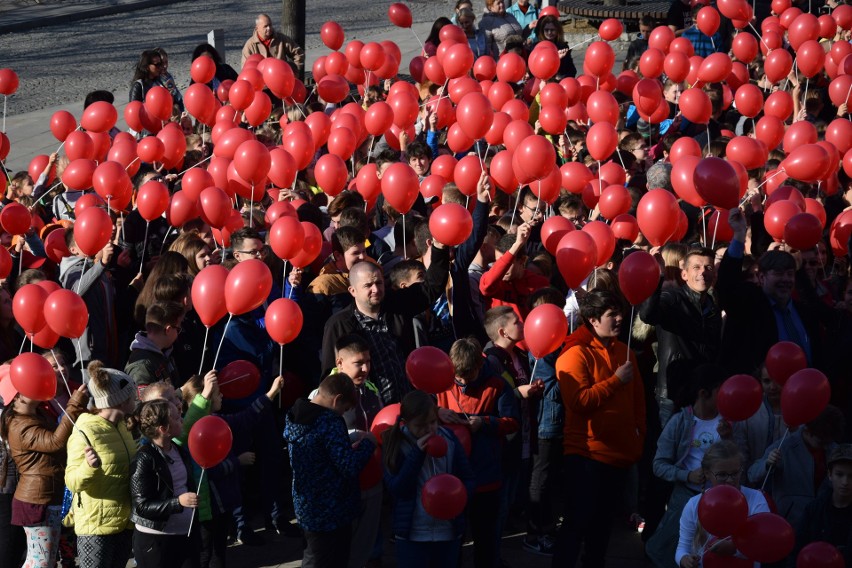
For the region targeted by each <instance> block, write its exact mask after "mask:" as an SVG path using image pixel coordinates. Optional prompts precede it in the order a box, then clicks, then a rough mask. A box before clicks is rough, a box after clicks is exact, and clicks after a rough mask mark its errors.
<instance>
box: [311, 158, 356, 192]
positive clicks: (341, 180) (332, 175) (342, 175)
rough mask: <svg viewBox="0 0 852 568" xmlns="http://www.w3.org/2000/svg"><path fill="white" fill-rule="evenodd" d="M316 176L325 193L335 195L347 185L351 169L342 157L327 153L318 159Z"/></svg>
mask: <svg viewBox="0 0 852 568" xmlns="http://www.w3.org/2000/svg"><path fill="white" fill-rule="evenodd" d="M314 176H315V177H316V180H317V185H319V188H320V189H321V190H323V192H324V193H326V194H328V195H329V196H331V197H334V196H335V195H337V194H338V193H340V192H341V191H343V188H344V187H346V181H347V180H348V179H349V171H348V170H347V168H346V163H345V162H344V161H343V159H342V158H340V157H339V156H336V155H334V154H325V155H324V156H322V157H321V158H320V159H319V160H317V163H316V166H315V169H314Z"/></svg>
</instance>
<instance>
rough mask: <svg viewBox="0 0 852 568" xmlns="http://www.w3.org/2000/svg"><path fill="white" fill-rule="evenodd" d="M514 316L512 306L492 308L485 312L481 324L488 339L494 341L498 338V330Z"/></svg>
mask: <svg viewBox="0 0 852 568" xmlns="http://www.w3.org/2000/svg"><path fill="white" fill-rule="evenodd" d="M514 315H516V314H515V310H513V309H512V306H494V307H493V308H491V309H490V310H488V311H487V312H485V320H484V321H483V322H482V325H483V327H485V334H486V335H487V336H488V339H490V340H491V341H495V340H496V339H497V338H498V337H499V336H498V335H497V334H498V333H499V332H500V328H502V327H503V326H505V325H506V324H507V323H509V318H511V317H512V316H514Z"/></svg>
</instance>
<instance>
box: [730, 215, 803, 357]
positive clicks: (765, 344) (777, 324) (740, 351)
mask: <svg viewBox="0 0 852 568" xmlns="http://www.w3.org/2000/svg"><path fill="white" fill-rule="evenodd" d="M728 219H729V222H730V224H731V228H732V229H733V231H734V239H733V240H732V241H731V244H730V245H729V246H728V250H727V252H725V256H724V257H723V258H722V263H721V264H720V266H719V280H718V283H717V285H716V290H717V291H718V293H719V301H720V304H721V306H722V309H724V310H725V312H726V313H727V321H726V323H725V331H724V333H723V335H722V351H721V352H722V353H724V358H723V360H721V361H720V362H721V363H722V364H723V365H725V366H727V367H728V370H729V371H731V372H736V373H751V372H753V371H754V370H756V369H757V368H758V367H760V364H761V363H763V360H764V359H765V358H766V352H767V351H769V348H770V347H772V346H773V345H774V344H775V343H777V342H778V341H792V342H793V343H796V344H798V345H799V346H800V347H801V348H802V349H803V350H804V352H805V355H806V356H807V358H808V364H809V366H814V360H815V359H816V360H817V361H818V360H819V353H814V351H815V350H818V347H819V342H818V341H814V340H815V338H817V337H818V336H819V321H818V320H817V317H816V314H817V308H818V307H819V306H817V305H814V304H813V303H811V304H810V305H809V308H811V309H803V305H802V304H801V303H799V302H797V301H793V299H792V296H793V289H794V287H795V272H796V260H795V258H793V255H791V254H790V253H788V252H784V251H781V250H771V251H767V252H766V253H764V254H763V255H762V256H761V257H760V259H759V260H758V274H757V277H758V282H759V286H755V285H754V284H751V283H749V282H745V281H744V280H743V274H742V263H743V254H744V251H745V237H746V222H745V217H744V216H743V214H742V212H741V211H740V210H739V209H736V208H735V209H731V212H730V214H729V217H728Z"/></svg>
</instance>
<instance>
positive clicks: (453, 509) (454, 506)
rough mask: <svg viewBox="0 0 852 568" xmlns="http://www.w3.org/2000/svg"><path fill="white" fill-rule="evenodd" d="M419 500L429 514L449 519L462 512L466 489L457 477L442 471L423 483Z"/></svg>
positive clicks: (464, 504) (465, 499)
mask: <svg viewBox="0 0 852 568" xmlns="http://www.w3.org/2000/svg"><path fill="white" fill-rule="evenodd" d="M420 501H421V502H422V503H423V509H425V510H426V513H428V514H429V515H430V516H432V517H434V518H436V519H441V520H445V521H449V520H452V519H455V518H456V517H458V516H459V515H461V514H462V513H463V512H464V508H465V507H466V506H467V489H465V487H464V484H463V483H462V482H461V480H459V478H458V477H456V476H454V475H450V474H448V473H442V474H439V475H436V476H435V477H433V478H431V479H430V480H429V481H427V482H426V483H425V484H423V489H422V490H421V492H420Z"/></svg>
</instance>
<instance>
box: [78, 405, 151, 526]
mask: <svg viewBox="0 0 852 568" xmlns="http://www.w3.org/2000/svg"><path fill="white" fill-rule="evenodd" d="M89 445H91V446H92V447H93V448H94V450H95V452H97V454H98V457H99V458H100V460H101V466H100V467H99V468H93V467H91V466H89V464H88V463H87V462H86V458H85V455H84V453H83V452H84V450H85V449H86V446H89ZM135 455H136V442H135V441H134V440H133V436H131V435H130V432H128V431H127V427H126V426H125V425H124V422H123V421H119V423H118V424H113V423H112V422H110V421H108V420H106V419H104V418H101V417H100V416H97V415H95V414H83V415H81V416H80V417H79V418H78V419H77V427H76V428H74V432H73V433H72V434H71V437H70V438H69V439H68V466H67V467H66V469H65V484H66V485H67V486H68V488H69V489H70V490H71V491H73V492H74V496H73V500H72V511H73V513H74V528H75V532H76V533H77V534H78V535H110V534H117V533H120V532H121V531H123V530H127V529H132V528H133V524H132V523H131V522H130V511H131V504H130V462H131V461H132V460H133V457H134V456H135Z"/></svg>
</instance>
